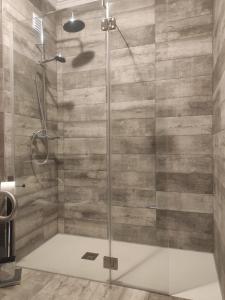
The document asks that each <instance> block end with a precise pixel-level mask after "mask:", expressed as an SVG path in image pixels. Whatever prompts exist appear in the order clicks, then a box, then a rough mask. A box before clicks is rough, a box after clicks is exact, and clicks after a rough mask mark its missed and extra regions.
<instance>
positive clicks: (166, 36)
mask: <svg viewBox="0 0 225 300" xmlns="http://www.w3.org/2000/svg"><path fill="white" fill-rule="evenodd" d="M165 15H166V13H165ZM212 23H213V22H212V14H211V13H209V14H204V15H198V16H195V17H191V18H183V19H179V20H174V19H171V20H169V19H168V15H166V18H165V19H164V20H162V21H161V22H159V24H157V25H158V26H157V34H156V37H157V42H166V41H172V40H179V39H185V38H189V37H194V36H200V35H204V34H209V35H211V34H212V27H213V26H212Z"/></svg>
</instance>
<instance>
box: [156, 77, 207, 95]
mask: <svg viewBox="0 0 225 300" xmlns="http://www.w3.org/2000/svg"><path fill="white" fill-rule="evenodd" d="M210 95H212V80H211V78H210V77H208V76H202V77H196V78H185V79H171V80H162V81H156V98H157V99H170V98H181V97H192V96H210Z"/></svg>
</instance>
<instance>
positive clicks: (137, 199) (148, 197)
mask: <svg viewBox="0 0 225 300" xmlns="http://www.w3.org/2000/svg"><path fill="white" fill-rule="evenodd" d="M112 205H113V206H125V207H140V208H151V207H154V206H155V205H156V199H155V191H151V190H149V189H137V188H133V187H131V188H127V187H121V188H118V187H112Z"/></svg>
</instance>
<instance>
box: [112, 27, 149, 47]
mask: <svg viewBox="0 0 225 300" xmlns="http://www.w3.org/2000/svg"><path fill="white" fill-rule="evenodd" d="M122 33H123V36H124V38H125V40H126V42H127V44H128V45H129V46H130V47H135V46H142V45H151V44H154V43H155V25H154V24H152V25H146V26H139V25H137V26H136V27H135V28H124V29H123V30H122ZM111 37H112V38H111V49H121V48H126V47H127V44H126V43H125V41H124V39H123V37H122V36H121V34H120V33H119V32H118V31H117V30H115V31H112V33H111Z"/></svg>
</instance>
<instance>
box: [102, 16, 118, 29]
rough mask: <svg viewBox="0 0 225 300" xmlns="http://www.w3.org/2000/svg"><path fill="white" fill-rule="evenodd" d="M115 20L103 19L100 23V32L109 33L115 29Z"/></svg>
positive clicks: (111, 18)
mask: <svg viewBox="0 0 225 300" xmlns="http://www.w3.org/2000/svg"><path fill="white" fill-rule="evenodd" d="M116 27H117V26H116V18H113V17H110V18H104V19H102V22H101V30H102V31H110V30H115V29H116Z"/></svg>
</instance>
